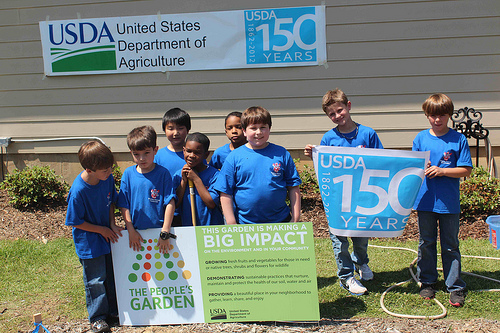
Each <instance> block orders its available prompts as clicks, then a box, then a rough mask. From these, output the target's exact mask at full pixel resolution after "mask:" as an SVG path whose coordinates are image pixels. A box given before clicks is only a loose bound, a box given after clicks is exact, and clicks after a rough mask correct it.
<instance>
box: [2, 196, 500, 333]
mask: <svg viewBox="0 0 500 333" xmlns="http://www.w3.org/2000/svg"><path fill="white" fill-rule="evenodd" d="M65 214H66V207H57V208H47V209H46V210H44V211H18V210H17V209H15V208H13V207H12V206H11V205H10V204H9V203H8V197H7V194H6V192H5V191H3V190H0V239H20V238H24V239H34V240H40V241H42V242H47V241H49V240H51V239H54V238H58V237H71V228H69V227H66V226H65V225H64V220H65ZM485 218H486V217H485V216H477V217H474V218H469V219H464V220H462V221H461V226H460V238H461V239H465V238H475V239H484V238H488V232H489V231H488V226H487V224H486V223H485V222H484V220H485ZM302 221H311V222H312V223H313V226H314V234H315V237H328V223H327V221H326V217H325V214H324V211H323V206H322V203H321V199H320V197H319V195H318V194H315V193H306V194H303V199H302ZM397 239H399V240H401V241H403V240H416V239H418V226H417V222H416V216H415V214H412V215H411V216H410V219H409V221H408V224H407V226H406V229H405V231H404V233H403V235H402V236H400V237H398V238H397ZM0 303H1V302H0ZM0 310H2V309H0ZM5 310H7V309H5ZM0 315H2V314H0ZM48 328H49V330H50V332H51V333H59V332H91V330H90V326H89V324H88V321H87V320H84V319H82V320H80V321H75V322H70V323H69V322H64V320H63V319H61V321H60V322H59V323H58V324H57V325H50V327H48ZM112 331H113V332H120V333H160V332H252V333H260V332H276V333H279V332H350V333H361V332H390V333H398V332H500V322H498V321H492V320H485V319H481V318H478V319H474V320H467V321H461V320H446V319H444V320H436V321H425V320H408V319H397V318H385V319H384V318H353V319H349V320H345V319H343V320H335V319H328V318H323V319H322V320H321V321H320V322H318V323H314V324H290V323H288V324H287V323H275V322H273V323H224V324H193V325H181V326H161V327H159V326H155V327H114V328H113V329H112ZM19 332H23V331H19ZM25 332H27V331H25Z"/></svg>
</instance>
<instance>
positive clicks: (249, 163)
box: [215, 106, 301, 224]
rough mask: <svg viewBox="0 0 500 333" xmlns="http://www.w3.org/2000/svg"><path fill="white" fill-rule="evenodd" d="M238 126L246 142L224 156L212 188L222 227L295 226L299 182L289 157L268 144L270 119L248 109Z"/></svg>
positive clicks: (266, 114)
mask: <svg viewBox="0 0 500 333" xmlns="http://www.w3.org/2000/svg"><path fill="white" fill-rule="evenodd" d="M241 124H242V127H243V131H244V133H245V136H246V138H247V140H248V142H247V143H246V144H245V145H243V146H241V147H240V148H238V149H235V150H233V151H232V152H231V154H229V155H228V156H227V159H226V161H225V162H224V165H223V166H222V169H221V172H220V174H219V177H218V179H217V182H216V184H215V189H216V190H217V191H219V192H220V195H221V198H220V200H221V206H222V212H223V214H224V217H225V218H226V223H227V224H236V221H238V223H240V224H246V223H279V222H289V221H292V222H299V221H300V190H299V185H300V183H301V180H300V177H299V175H298V172H297V169H296V167H295V163H294V162H293V159H292V157H291V156H290V153H289V152H288V151H287V150H286V149H285V148H284V147H281V146H278V145H275V144H273V143H270V142H268V140H269V135H270V129H271V125H272V122H271V115H270V114H269V112H268V111H267V110H266V109H264V108H263V107H260V106H254V107H250V108H248V109H246V111H245V112H244V113H243V115H242V117H241ZM287 194H288V196H289V198H290V207H288V205H287V204H286V198H287ZM233 202H234V207H235V208H233ZM236 216H238V219H236Z"/></svg>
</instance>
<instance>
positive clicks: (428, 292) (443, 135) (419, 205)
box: [413, 94, 472, 307]
mask: <svg viewBox="0 0 500 333" xmlns="http://www.w3.org/2000/svg"><path fill="white" fill-rule="evenodd" d="M453 109H454V106H453V102H452V101H451V99H450V98H449V97H448V96H446V95H445V94H432V95H430V96H429V97H428V98H427V99H426V100H425V102H424V103H423V104H422V110H423V111H424V113H425V116H426V117H427V119H428V121H429V124H430V126H431V128H430V129H427V130H424V131H422V132H420V133H418V134H417V136H416V137H415V139H414V140H413V150H414V151H430V162H429V166H428V167H427V169H426V170H425V176H426V177H425V179H424V182H423V184H422V186H421V187H420V191H419V193H418V195H417V199H416V201H415V205H414V207H413V208H414V209H415V210H416V211H417V213H418V227H419V232H420V240H419V245H418V262H417V276H418V279H419V281H420V282H421V287H420V293H419V294H420V296H421V297H423V298H425V299H431V298H434V296H435V293H436V290H435V289H434V288H435V283H436V282H437V279H438V272H437V268H436V266H437V250H436V242H437V235H438V225H439V237H440V242H441V258H442V261H443V275H444V280H445V285H446V289H447V290H448V292H449V293H450V304H451V305H453V306H455V307H460V306H462V305H463V304H464V301H465V282H464V281H463V280H462V279H461V277H460V274H461V255H460V249H459V241H458V232H459V226H460V189H459V185H460V178H461V177H468V176H469V175H470V173H471V171H472V160H471V156H470V150H469V145H468V143H467V139H466V138H465V136H464V135H463V134H461V133H458V132H456V131H455V130H453V129H451V128H449V127H448V122H449V120H450V117H451V116H452V115H453Z"/></svg>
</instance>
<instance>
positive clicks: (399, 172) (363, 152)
mask: <svg viewBox="0 0 500 333" xmlns="http://www.w3.org/2000/svg"><path fill="white" fill-rule="evenodd" d="M313 160H314V167H315V170H316V176H317V178H318V185H319V188H320V191H321V197H322V199H323V205H324V208H325V213H326V216H327V219H328V224H329V226H330V231H331V232H332V233H333V234H335V235H339V236H349V237H397V236H400V235H401V234H402V233H403V230H404V228H405V226H406V222H407V221H408V217H409V216H410V213H411V208H412V206H413V204H414V202H415V198H416V197H417V194H418V191H419V189H420V185H422V182H423V179H424V170H425V166H426V165H427V162H428V161H429V152H412V151H401V150H389V149H370V148H346V147H327V146H316V147H314V148H313Z"/></svg>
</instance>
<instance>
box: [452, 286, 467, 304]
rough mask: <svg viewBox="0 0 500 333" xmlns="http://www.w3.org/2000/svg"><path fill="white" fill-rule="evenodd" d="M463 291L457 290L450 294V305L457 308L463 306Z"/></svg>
mask: <svg viewBox="0 0 500 333" xmlns="http://www.w3.org/2000/svg"><path fill="white" fill-rule="evenodd" d="M464 302H465V291H463V290H457V291H452V292H451V293H450V304H451V305H453V306H455V307H457V308H459V307H461V306H463V305H464Z"/></svg>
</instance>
